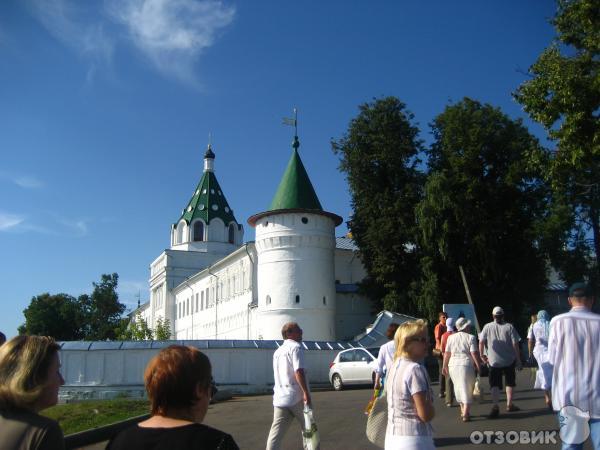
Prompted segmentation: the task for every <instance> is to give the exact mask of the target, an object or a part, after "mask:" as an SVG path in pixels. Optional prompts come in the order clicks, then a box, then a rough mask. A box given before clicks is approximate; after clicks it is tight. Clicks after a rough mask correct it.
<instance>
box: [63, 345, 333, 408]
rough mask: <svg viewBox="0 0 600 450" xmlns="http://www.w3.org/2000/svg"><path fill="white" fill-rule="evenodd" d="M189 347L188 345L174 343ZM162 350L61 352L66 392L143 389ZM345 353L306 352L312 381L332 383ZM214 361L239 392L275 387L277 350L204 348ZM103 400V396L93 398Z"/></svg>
mask: <svg viewBox="0 0 600 450" xmlns="http://www.w3.org/2000/svg"><path fill="white" fill-rule="evenodd" d="M174 343H178V344H184V345H185V344H186V343H185V342H174ZM159 350H160V349H158V348H143V349H136V348H130V349H126V350H61V352H60V358H61V364H62V369H61V370H62V374H63V377H64V378H65V385H64V386H63V388H61V390H62V391H66V392H69V391H74V390H78V391H85V390H86V389H89V390H96V391H97V392H98V391H111V390H112V391H115V390H122V389H127V388H135V389H136V390H138V391H141V390H143V384H144V381H143V376H144V370H145V368H146V365H147V364H148V362H149V361H150V359H151V358H152V357H153V356H154V355H156V353H158V351H159ZM339 350H341V348H340V349H335V350H329V349H328V350H306V351H305V362H306V366H307V375H308V379H309V382H310V383H311V384H313V385H315V384H326V383H329V380H328V374H329V363H330V362H331V361H333V359H334V358H335V355H336V354H337V352H338V351H339ZM201 351H202V352H203V353H205V354H206V355H207V356H208V357H209V358H210V361H211V365H212V368H213V377H214V378H215V381H216V383H217V384H219V385H221V386H224V388H225V389H227V388H228V387H230V388H231V389H232V390H233V391H239V392H265V391H269V390H270V389H272V386H273V362H272V361H273V353H274V351H275V350H274V349H262V348H243V349H241V348H215V349H211V348H208V349H201ZM93 396H95V397H101V396H102V395H98V394H96V395H93Z"/></svg>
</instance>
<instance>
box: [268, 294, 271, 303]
mask: <svg viewBox="0 0 600 450" xmlns="http://www.w3.org/2000/svg"><path fill="white" fill-rule="evenodd" d="M270 304H271V296H270V295H267V305H270Z"/></svg>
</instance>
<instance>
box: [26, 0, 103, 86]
mask: <svg viewBox="0 0 600 450" xmlns="http://www.w3.org/2000/svg"><path fill="white" fill-rule="evenodd" d="M27 5H28V6H29V10H30V11H31V13H32V14H33V16H34V17H35V18H36V19H37V20H38V21H39V22H40V23H41V24H42V25H43V26H44V28H46V30H48V32H49V33H50V34H51V35H52V36H53V37H54V38H55V39H57V40H58V41H60V42H61V43H63V44H64V45H66V46H67V47H69V48H71V49H73V50H75V51H76V52H77V53H78V54H79V55H80V56H82V57H85V58H86V59H87V60H88V62H89V64H90V66H89V68H88V71H87V81H90V75H91V77H92V78H93V75H94V74H95V73H96V70H97V67H98V66H100V65H101V66H110V65H111V63H112V58H113V53H114V47H115V40H114V39H113V38H112V37H110V36H109V35H108V33H107V32H106V31H105V24H104V23H102V22H101V17H100V15H99V14H98V12H97V11H89V10H87V9H84V8H85V7H86V6H89V4H87V5H86V3H85V2H72V1H67V0H29V1H28V2H27ZM90 15H91V16H92V17H94V21H93V22H89V21H88V22H87V23H86V20H85V16H90Z"/></svg>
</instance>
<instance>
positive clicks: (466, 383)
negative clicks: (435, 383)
mask: <svg viewBox="0 0 600 450" xmlns="http://www.w3.org/2000/svg"><path fill="white" fill-rule="evenodd" d="M454 326H455V328H456V333H454V334H452V336H450V337H448V341H447V342H446V352H445V353H444V367H443V371H444V373H445V374H446V375H449V376H450V378H451V379H452V384H453V385H454V397H455V398H456V401H457V402H458V403H459V404H460V415H461V418H462V421H463V422H468V421H470V420H471V415H470V408H471V403H473V389H474V387H475V369H477V371H478V372H479V371H480V370H481V366H480V362H479V350H478V349H477V340H476V339H475V336H473V335H472V334H470V333H469V327H470V326H471V321H470V320H467V319H465V318H464V317H460V318H459V319H458V320H457V321H456V324H455V325H454Z"/></svg>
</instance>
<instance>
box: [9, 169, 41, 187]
mask: <svg viewBox="0 0 600 450" xmlns="http://www.w3.org/2000/svg"><path fill="white" fill-rule="evenodd" d="M0 179H2V180H6V181H9V182H11V183H14V184H16V185H17V186H19V187H22V188H24V189H36V188H41V187H43V186H44V183H42V181H40V180H38V179H37V178H35V177H32V176H29V175H13V174H9V173H7V172H0Z"/></svg>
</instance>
